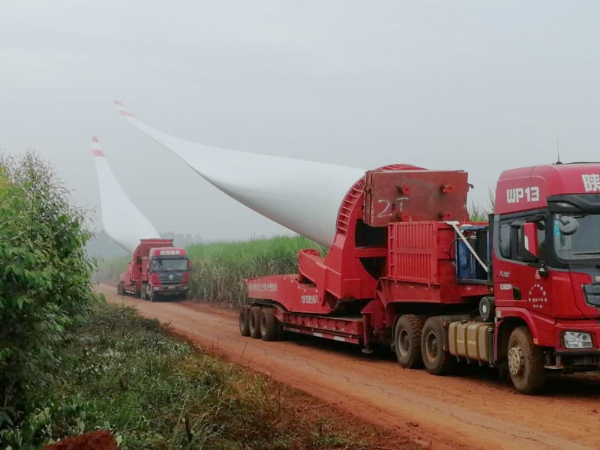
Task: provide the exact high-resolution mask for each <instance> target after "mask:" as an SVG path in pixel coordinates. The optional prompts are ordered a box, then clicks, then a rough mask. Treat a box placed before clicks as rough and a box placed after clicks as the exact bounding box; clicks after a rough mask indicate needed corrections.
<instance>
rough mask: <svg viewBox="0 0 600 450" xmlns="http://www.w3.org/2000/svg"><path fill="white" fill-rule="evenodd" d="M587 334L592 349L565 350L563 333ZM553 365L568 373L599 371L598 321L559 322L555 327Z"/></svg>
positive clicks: (599, 340)
mask: <svg viewBox="0 0 600 450" xmlns="http://www.w3.org/2000/svg"><path fill="white" fill-rule="evenodd" d="M569 331H570V332H579V333H588V334H589V335H590V337H591V340H592V348H589V349H581V348H573V349H569V348H566V346H565V342H564V334H565V332H569ZM555 342H556V346H555V350H554V355H555V359H556V361H555V365H556V368H557V369H563V370H565V371H568V372H583V371H600V323H598V320H577V321H564V320H559V321H557V322H556V325H555Z"/></svg>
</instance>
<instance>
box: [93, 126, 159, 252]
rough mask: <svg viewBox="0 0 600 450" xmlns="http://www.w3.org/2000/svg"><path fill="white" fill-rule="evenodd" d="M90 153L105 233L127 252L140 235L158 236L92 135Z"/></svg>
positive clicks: (146, 237)
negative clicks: (130, 196)
mask: <svg viewBox="0 0 600 450" xmlns="http://www.w3.org/2000/svg"><path fill="white" fill-rule="evenodd" d="M92 153H93V155H94V162H95V165H96V175H97V177H98V188H99V190H100V207H101V210H102V224H103V225H104V229H105V230H106V232H107V233H108V235H109V236H110V237H111V238H112V239H113V241H115V242H116V243H117V244H119V245H120V246H121V247H122V248H123V249H124V250H125V251H127V252H129V253H131V254H133V252H134V251H135V249H136V247H137V246H138V245H139V243H140V239H152V238H156V239H160V235H159V234H158V231H156V229H155V228H154V226H152V224H151V223H150V221H149V220H148V219H147V218H146V217H145V216H144V215H143V214H142V212H141V211H140V210H139V209H138V208H137V207H136V206H135V205H134V204H133V202H132V201H131V200H130V199H129V197H128V196H127V194H126V193H125V191H123V188H122V187H121V185H120V184H119V182H118V181H117V179H116V177H115V175H114V174H113V172H112V170H111V168H110V166H109V165H108V161H107V160H106V158H105V157H104V153H103V152H102V148H101V147H100V142H99V141H98V138H97V137H96V136H94V137H93V138H92Z"/></svg>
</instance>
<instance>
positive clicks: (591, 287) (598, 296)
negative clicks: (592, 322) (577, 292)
mask: <svg viewBox="0 0 600 450" xmlns="http://www.w3.org/2000/svg"><path fill="white" fill-rule="evenodd" d="M583 292H584V294H585V301H586V302H587V303H588V304H589V305H592V306H596V307H600V284H584V285H583Z"/></svg>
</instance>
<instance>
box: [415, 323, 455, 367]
mask: <svg viewBox="0 0 600 450" xmlns="http://www.w3.org/2000/svg"><path fill="white" fill-rule="evenodd" d="M421 353H422V354H423V364H424V365H425V368H426V369H427V371H428V372H429V373H431V374H433V375H444V374H447V373H448V372H450V371H451V370H452V368H453V367H454V365H455V363H456V361H455V360H454V359H453V358H452V355H450V353H448V352H447V351H446V350H444V328H443V326H442V324H441V323H440V321H439V319H438V318H437V317H430V318H429V319H427V320H426V321H425V325H424V326H423V331H422V333H421Z"/></svg>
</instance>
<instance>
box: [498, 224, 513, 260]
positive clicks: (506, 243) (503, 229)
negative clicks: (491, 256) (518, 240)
mask: <svg viewBox="0 0 600 450" xmlns="http://www.w3.org/2000/svg"><path fill="white" fill-rule="evenodd" d="M510 235H511V226H510V224H509V223H508V222H504V223H502V222H501V223H500V254H501V255H502V257H503V258H506V259H511V257H510V256H511V254H510V253H511V252H510V250H511V245H510Z"/></svg>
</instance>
